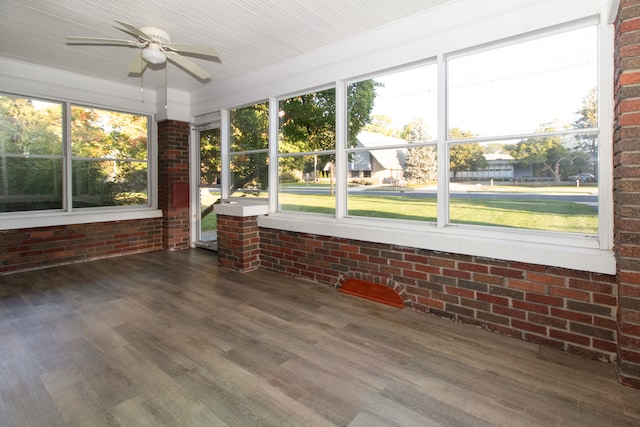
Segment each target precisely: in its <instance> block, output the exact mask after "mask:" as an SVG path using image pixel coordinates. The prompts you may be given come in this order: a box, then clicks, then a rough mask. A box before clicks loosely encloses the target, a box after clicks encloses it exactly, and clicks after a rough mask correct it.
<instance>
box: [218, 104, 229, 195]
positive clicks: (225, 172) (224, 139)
mask: <svg viewBox="0 0 640 427" xmlns="http://www.w3.org/2000/svg"><path fill="white" fill-rule="evenodd" d="M230 126H231V123H230V116H229V110H221V111H220V175H221V176H220V181H221V182H220V183H221V184H222V188H221V189H220V197H221V198H222V199H223V200H225V199H228V198H229V196H230V192H231V164H230V163H229V161H230V156H229V151H230V145H231V144H230V141H229V132H230Z"/></svg>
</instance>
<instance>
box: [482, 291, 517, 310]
mask: <svg viewBox="0 0 640 427" xmlns="http://www.w3.org/2000/svg"><path fill="white" fill-rule="evenodd" d="M477 298H478V299H479V300H480V301H486V302H490V303H492V304H497V305H503V306H505V307H508V306H509V299H508V298H504V297H499V296H496V295H489V294H485V293H482V292H478V295H477Z"/></svg>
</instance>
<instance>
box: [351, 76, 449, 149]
mask: <svg viewBox="0 0 640 427" xmlns="http://www.w3.org/2000/svg"><path fill="white" fill-rule="evenodd" d="M437 84H438V80H437V66H436V65H435V64H430V65H423V66H420V67H415V68H411V69H408V70H404V71H399V72H396V73H393V74H388V75H385V76H380V77H375V78H373V79H370V80H363V81H360V82H356V83H351V84H349V85H348V87H347V94H348V95H347V96H348V108H349V121H348V124H349V142H350V143H351V144H350V146H353V145H354V143H355V138H356V137H357V135H358V134H359V133H360V131H362V130H364V131H368V132H372V133H377V134H382V135H387V136H394V137H399V138H403V139H405V140H406V141H409V142H418V141H421V142H424V141H434V140H435V139H436V138H437V130H438V129H437V127H438V122H437V120H438V114H437V101H438V90H437Z"/></svg>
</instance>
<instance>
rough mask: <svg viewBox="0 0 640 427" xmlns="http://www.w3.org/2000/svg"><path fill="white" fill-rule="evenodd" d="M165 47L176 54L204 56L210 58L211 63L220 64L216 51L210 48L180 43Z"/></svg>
mask: <svg viewBox="0 0 640 427" xmlns="http://www.w3.org/2000/svg"><path fill="white" fill-rule="evenodd" d="M167 47H168V48H169V49H172V50H175V51H176V52H182V53H192V54H194V55H200V56H206V57H209V58H211V59H212V60H213V61H216V62H222V61H220V55H219V54H218V51H217V50H215V49H214V48H212V47H206V46H195V45H191V44H182V43H171V44H169V45H167Z"/></svg>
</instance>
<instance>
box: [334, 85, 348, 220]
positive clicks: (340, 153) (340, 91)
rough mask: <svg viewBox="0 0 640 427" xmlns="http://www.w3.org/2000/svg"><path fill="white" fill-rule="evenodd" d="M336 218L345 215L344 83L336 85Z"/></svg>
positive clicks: (345, 139) (345, 103)
mask: <svg viewBox="0 0 640 427" xmlns="http://www.w3.org/2000/svg"><path fill="white" fill-rule="evenodd" d="M335 119H336V160H335V168H334V169H335V174H336V218H338V219H340V218H344V217H345V216H346V215H347V152H346V149H347V123H346V122H347V91H346V83H345V82H344V81H339V82H337V83H336V118H335Z"/></svg>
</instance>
